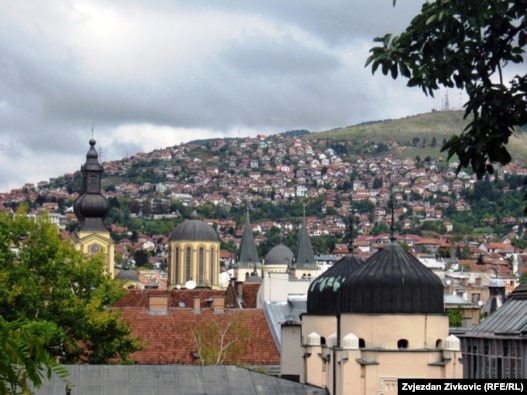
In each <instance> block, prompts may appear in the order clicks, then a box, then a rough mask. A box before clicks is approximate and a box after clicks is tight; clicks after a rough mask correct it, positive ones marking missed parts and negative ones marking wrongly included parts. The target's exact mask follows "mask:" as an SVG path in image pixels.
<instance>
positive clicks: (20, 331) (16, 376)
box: [0, 317, 68, 395]
mask: <svg viewBox="0 0 527 395" xmlns="http://www.w3.org/2000/svg"><path fill="white" fill-rule="evenodd" d="M61 337H62V331H61V330H60V329H59V328H58V327H57V326H56V325H55V324H54V323H52V322H47V321H29V320H26V319H17V320H15V321H12V322H8V321H6V320H4V319H3V318H2V317H0V394H2V395H4V394H30V393H31V391H30V388H31V387H33V388H39V387H40V386H41V385H42V379H43V378H44V377H47V378H48V379H49V378H50V377H51V374H52V373H55V374H57V375H58V376H59V377H61V378H62V379H64V381H65V382H66V383H67V381H66V377H67V375H68V372H67V370H66V369H65V368H63V367H61V366H60V365H59V363H58V362H57V361H56V359H55V358H54V357H53V355H52V354H51V352H50V351H49V348H50V345H51V344H53V342H54V341H56V339H57V338H61Z"/></svg>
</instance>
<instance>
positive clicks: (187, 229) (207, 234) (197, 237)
mask: <svg viewBox="0 0 527 395" xmlns="http://www.w3.org/2000/svg"><path fill="white" fill-rule="evenodd" d="M176 240H190V241H216V242H219V241H220V238H219V236H218V233H216V231H215V230H214V228H213V227H212V226H210V225H208V224H206V223H205V222H203V221H201V220H200V219H199V217H198V214H197V213H196V211H194V212H193V213H192V215H191V216H190V219H186V220H185V221H184V222H182V223H181V224H179V225H178V226H176V228H175V229H174V230H173V231H172V233H171V234H170V241H176Z"/></svg>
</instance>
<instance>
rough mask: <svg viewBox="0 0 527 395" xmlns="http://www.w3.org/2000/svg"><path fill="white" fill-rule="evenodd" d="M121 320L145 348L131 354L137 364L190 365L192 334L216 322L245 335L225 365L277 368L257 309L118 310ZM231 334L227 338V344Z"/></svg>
mask: <svg viewBox="0 0 527 395" xmlns="http://www.w3.org/2000/svg"><path fill="white" fill-rule="evenodd" d="M121 311H122V318H123V319H124V320H126V321H128V322H129V323H130V325H131V328H132V335H133V336H138V337H139V338H140V339H141V340H142V341H144V342H146V343H147V344H148V345H147V346H146V347H145V348H144V349H143V350H141V351H138V352H136V353H134V354H132V356H131V358H132V359H133V360H135V361H137V362H138V363H140V364H194V363H197V362H198V361H196V360H195V359H194V357H193V353H195V352H196V351H197V346H196V342H195V340H194V337H193V331H195V330H196V328H198V330H199V328H205V327H206V325H207V323H208V322H212V321H214V322H216V323H218V325H219V326H220V327H221V328H225V327H226V325H228V323H229V322H235V323H236V324H237V325H239V328H240V330H243V331H245V332H248V333H249V336H248V337H247V338H245V339H242V340H239V341H242V342H244V343H245V347H244V349H242V350H240V351H239V352H238V353H237V355H234V356H232V357H230V358H227V359H226V360H225V361H224V363H225V364H238V365H240V364H245V365H279V364H280V354H279V353H278V350H277V348H276V345H275V342H274V340H273V337H272V335H271V332H270V330H269V326H268V324H267V320H266V318H265V315H264V312H263V310H261V309H243V310H239V309H238V310H225V311H224V313H218V312H214V311H213V310H212V309H210V308H208V309H204V310H202V311H201V312H199V313H196V312H195V311H194V310H193V309H192V308H169V309H168V310H167V312H166V314H165V315H163V314H159V313H158V314H151V313H150V312H149V310H148V308H145V307H135V308H133V307H128V308H126V307H125V308H122V309H121ZM233 335H234V334H232V333H231V334H229V333H228V334H227V339H226V340H227V341H229V339H232V336H233Z"/></svg>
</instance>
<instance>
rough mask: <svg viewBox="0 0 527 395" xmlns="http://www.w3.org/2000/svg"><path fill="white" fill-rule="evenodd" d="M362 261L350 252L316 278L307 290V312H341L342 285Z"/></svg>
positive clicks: (327, 313) (329, 313)
mask: <svg viewBox="0 0 527 395" xmlns="http://www.w3.org/2000/svg"><path fill="white" fill-rule="evenodd" d="M361 263H362V261H361V260H360V258H359V257H357V256H356V255H353V254H348V255H346V256H344V257H343V258H341V259H339V260H338V261H337V262H336V263H335V264H334V265H333V266H331V267H330V268H329V269H328V270H326V271H325V272H324V273H322V274H321V275H320V276H318V277H317V278H315V279H314V280H313V281H312V282H311V284H310V285H309V289H308V291H307V313H308V314H320V315H335V314H339V313H341V312H342V307H341V306H342V302H341V298H342V295H341V292H342V288H341V286H342V284H343V283H344V282H345V281H346V280H347V279H348V278H349V277H350V276H351V274H352V273H353V272H354V271H355V270H356V269H358V268H359V267H360V265H361Z"/></svg>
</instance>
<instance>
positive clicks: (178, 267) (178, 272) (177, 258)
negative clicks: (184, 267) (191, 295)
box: [174, 247, 181, 284]
mask: <svg viewBox="0 0 527 395" xmlns="http://www.w3.org/2000/svg"><path fill="white" fill-rule="evenodd" d="M174 261H175V263H174V266H175V267H174V271H175V272H176V276H175V281H176V284H181V257H180V251H179V247H176V252H175V257H174Z"/></svg>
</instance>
